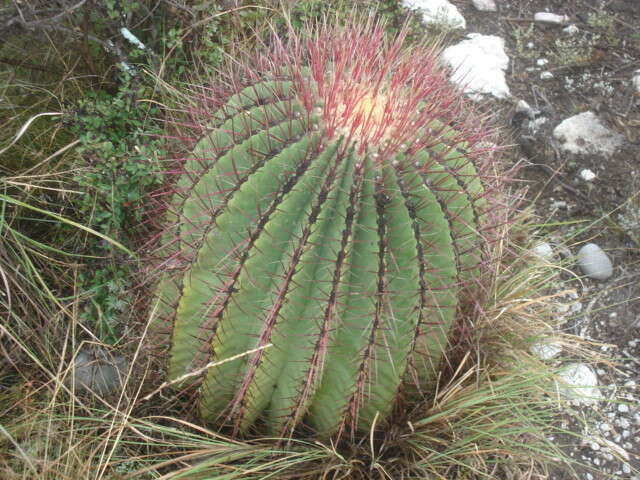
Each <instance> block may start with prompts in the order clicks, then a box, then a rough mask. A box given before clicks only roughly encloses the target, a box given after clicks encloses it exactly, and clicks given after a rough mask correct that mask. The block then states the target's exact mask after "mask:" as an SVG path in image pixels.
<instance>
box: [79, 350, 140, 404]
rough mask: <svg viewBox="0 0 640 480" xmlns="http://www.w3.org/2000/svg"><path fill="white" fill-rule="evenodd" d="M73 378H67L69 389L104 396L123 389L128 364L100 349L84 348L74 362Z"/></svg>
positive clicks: (122, 359) (121, 358)
mask: <svg viewBox="0 0 640 480" xmlns="http://www.w3.org/2000/svg"><path fill="white" fill-rule="evenodd" d="M73 363H74V365H73V370H72V374H73V376H72V377H68V378H67V384H68V385H69V387H71V386H72V385H74V384H75V387H76V389H79V390H84V391H88V390H90V391H93V392H95V393H96V394H98V395H101V396H104V395H108V394H110V393H113V392H115V391H117V390H119V389H120V388H122V384H123V380H124V377H125V375H126V373H127V371H126V370H127V362H126V360H125V359H124V358H123V357H120V356H117V355H111V354H109V352H107V351H106V350H104V349H101V348H98V347H91V348H84V349H83V350H81V351H80V352H78V354H77V355H76V357H75V358H74V360H73Z"/></svg>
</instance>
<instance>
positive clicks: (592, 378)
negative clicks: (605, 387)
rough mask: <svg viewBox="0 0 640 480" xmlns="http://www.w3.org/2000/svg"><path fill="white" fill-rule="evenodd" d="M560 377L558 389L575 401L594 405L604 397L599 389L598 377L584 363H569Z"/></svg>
mask: <svg viewBox="0 0 640 480" xmlns="http://www.w3.org/2000/svg"><path fill="white" fill-rule="evenodd" d="M559 377H560V382H559V383H558V391H559V392H560V393H561V394H562V395H563V396H564V397H565V398H567V399H569V400H571V401H573V402H575V403H578V404H584V405H592V404H594V403H597V402H598V400H600V399H601V398H602V394H601V393H600V390H599V389H598V377H597V376H596V374H595V372H594V371H593V369H592V368H591V367H590V366H588V365H585V364H584V363H572V364H569V365H567V366H566V367H564V368H563V369H562V370H561V371H560V373H559Z"/></svg>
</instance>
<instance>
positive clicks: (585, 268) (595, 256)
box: [577, 243, 613, 280]
mask: <svg viewBox="0 0 640 480" xmlns="http://www.w3.org/2000/svg"><path fill="white" fill-rule="evenodd" d="M577 260H578V266H579V267H580V270H582V272H583V273H584V274H585V275H586V276H587V277H589V278H593V279H594V280H606V279H608V278H609V277H611V275H612V274H613V265H612V263H611V260H609V257H608V256H607V254H606V253H605V252H604V251H603V250H602V249H601V248H600V247H599V246H598V245H596V244H595V243H587V244H586V245H584V246H583V247H582V248H581V249H580V250H579V251H578V255H577Z"/></svg>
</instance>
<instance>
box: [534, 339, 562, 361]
mask: <svg viewBox="0 0 640 480" xmlns="http://www.w3.org/2000/svg"><path fill="white" fill-rule="evenodd" d="M529 350H530V351H531V353H532V354H533V355H535V356H536V357H538V358H539V359H540V360H551V359H552V358H555V357H557V356H558V355H559V354H560V352H562V344H561V343H560V342H557V341H554V340H542V341H540V342H536V343H534V344H533V345H531V347H530V349H529Z"/></svg>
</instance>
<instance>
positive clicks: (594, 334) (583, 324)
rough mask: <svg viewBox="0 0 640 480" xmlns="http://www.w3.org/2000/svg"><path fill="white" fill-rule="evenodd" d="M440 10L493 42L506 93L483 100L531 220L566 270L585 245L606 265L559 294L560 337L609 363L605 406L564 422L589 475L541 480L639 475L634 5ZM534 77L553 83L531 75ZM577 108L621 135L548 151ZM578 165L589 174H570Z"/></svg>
mask: <svg viewBox="0 0 640 480" xmlns="http://www.w3.org/2000/svg"><path fill="white" fill-rule="evenodd" d="M451 3H453V4H455V5H456V6H457V7H458V9H459V10H460V12H461V13H462V14H463V16H464V17H465V19H466V21H467V28H466V30H464V33H460V34H459V35H461V36H462V35H465V34H467V33H472V32H478V33H482V34H489V35H498V36H500V37H502V38H503V39H504V40H505V44H506V51H507V54H508V55H509V58H510V65H509V70H508V72H507V83H508V85H509V88H510V89H511V93H512V95H513V98H512V99H510V100H508V101H497V100H494V101H493V102H494V103H495V104H496V107H497V108H498V111H499V116H500V124H501V125H504V128H505V131H506V133H507V135H508V136H509V138H512V139H513V143H514V144H515V145H514V148H513V149H512V150H511V152H510V153H509V154H508V155H509V157H511V158H510V160H511V161H513V162H519V163H520V164H521V165H523V166H524V168H522V170H521V173H520V178H522V179H523V181H524V182H525V184H526V186H527V188H528V189H529V192H528V198H529V199H530V200H531V201H534V200H535V205H536V212H537V214H538V215H539V216H540V219H541V221H543V222H546V223H548V224H550V225H552V226H549V227H548V228H547V229H546V230H547V231H548V232H549V233H551V238H552V241H551V244H552V247H553V248H554V250H555V251H556V252H557V255H558V256H559V257H560V258H563V259H564V260H565V261H566V262H567V263H566V266H567V267H568V270H569V271H572V272H574V273H575V274H576V275H580V271H579V269H578V267H577V266H576V265H575V264H574V263H573V262H572V256H573V255H575V254H576V252H577V251H578V249H579V248H580V246H581V244H583V243H585V242H587V241H589V242H594V243H596V244H597V245H599V246H600V247H601V248H602V249H604V250H605V251H606V252H607V254H608V255H609V257H610V258H611V259H612V261H613V265H614V274H613V276H612V277H611V278H610V279H608V280H606V281H602V282H599V281H595V280H591V279H588V278H580V279H578V278H576V277H575V276H573V275H570V274H567V275H566V285H565V287H573V288H575V289H576V292H577V294H578V297H577V298H576V304H575V306H574V307H573V308H572V310H571V311H572V315H571V316H570V318H569V320H568V321H567V323H566V324H565V326H566V331H567V332H568V333H572V334H577V335H581V336H583V337H584V338H585V339H587V340H593V341H594V342H599V343H602V344H603V345H602V346H599V347H598V348H599V349H600V351H601V353H602V354H604V355H605V356H606V357H607V358H608V359H610V360H611V362H612V364H611V365H606V364H605V363H603V364H601V365H597V373H598V377H599V382H600V385H601V386H603V390H602V393H603V396H604V398H605V401H603V402H600V403H599V404H598V406H597V407H581V409H582V411H581V412H580V413H581V415H582V416H583V418H584V419H585V423H584V424H581V425H568V428H570V429H572V430H574V431H576V432H579V433H581V434H587V435H588V436H589V438H591V439H592V440H593V441H587V442H580V443H579V442H576V441H575V440H573V441H570V442H568V443H569V445H568V446H567V447H566V450H567V452H568V453H569V455H571V456H572V457H573V458H576V459H577V460H579V461H581V462H584V463H586V464H588V465H591V467H592V468H580V467H578V468H577V473H571V474H567V473H561V472H557V473H555V474H553V476H552V478H557V479H560V478H565V479H569V478H575V476H576V475H577V476H578V478H584V479H587V480H592V479H593V480H599V479H609V478H630V479H634V478H640V474H639V473H638V469H640V461H639V460H638V455H640V268H639V267H640V262H639V260H640V194H639V192H640V93H639V92H638V91H637V90H636V89H635V88H634V85H633V84H632V78H633V75H634V72H635V71H636V70H638V69H640V1H638V0H607V1H596V0H591V1H589V0H555V1H549V0H546V1H545V0H497V1H496V3H497V5H498V11H497V12H479V11H478V10H476V9H475V8H474V6H473V5H472V2H471V0H453V1H452V2H451ZM542 11H549V12H553V13H556V14H561V15H562V14H564V15H567V17H568V22H567V23H565V24H564V25H551V24H541V23H537V22H533V15H534V13H535V12H542ZM570 24H573V25H575V26H576V27H577V28H578V30H577V32H576V33H574V34H572V35H569V34H567V33H566V32H564V31H563V28H565V27H566V26H567V25H570ZM545 60H546V63H545ZM543 71H547V72H551V73H552V74H553V78H548V79H542V78H541V73H542V72H543ZM639 73H640V72H639ZM518 100H525V101H526V102H527V103H528V104H529V105H530V106H531V107H532V108H533V109H534V110H535V111H536V115H535V119H531V118H528V117H526V116H523V115H522V114H520V113H518V112H517V111H516V108H515V105H516V103H517V101H518ZM585 111H592V112H594V113H595V114H596V115H597V116H598V118H599V119H600V120H601V121H602V122H603V123H604V124H605V125H606V126H607V127H608V128H609V129H611V130H613V131H615V132H618V133H620V134H621V135H623V136H624V142H623V145H622V146H621V147H620V148H618V149H617V150H616V151H615V152H614V153H613V154H612V155H611V156H608V157H607V156H603V155H599V154H589V155H574V154H567V153H565V152H563V151H562V150H561V149H560V148H558V145H557V143H556V142H555V141H554V139H553V135H552V131H553V129H554V128H555V127H556V126H557V125H558V124H559V123H560V122H561V121H562V120H564V119H566V118H568V117H571V116H573V115H576V114H578V113H581V112H585ZM583 169H590V170H591V171H592V172H594V173H595V178H594V179H593V180H591V181H585V180H584V179H582V178H581V177H580V174H579V173H580V171H582V170H583ZM565 360H566V357H565ZM611 443H613V444H615V445H618V448H616V447H615V445H611ZM627 455H628V460H626V459H625V456H627ZM625 463H626V464H627V465H626V466H625V465H624V464H625ZM629 470H631V471H629Z"/></svg>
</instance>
